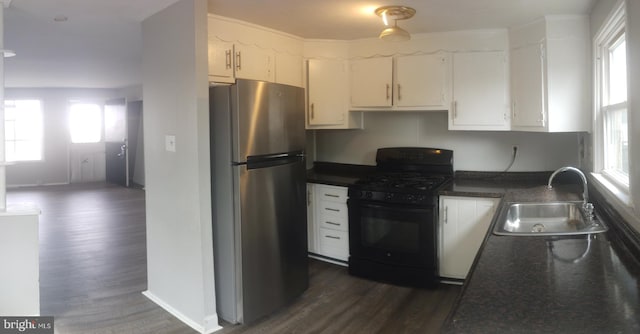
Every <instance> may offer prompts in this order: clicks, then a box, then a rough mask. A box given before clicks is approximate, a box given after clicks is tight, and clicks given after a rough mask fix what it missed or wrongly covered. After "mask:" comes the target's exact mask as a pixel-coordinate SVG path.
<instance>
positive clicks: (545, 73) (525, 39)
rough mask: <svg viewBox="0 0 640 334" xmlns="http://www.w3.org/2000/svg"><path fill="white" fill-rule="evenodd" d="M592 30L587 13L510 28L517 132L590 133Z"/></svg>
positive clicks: (512, 85)
mask: <svg viewBox="0 0 640 334" xmlns="http://www.w3.org/2000/svg"><path fill="white" fill-rule="evenodd" d="M589 34H590V33H589V18H588V17H587V16H546V17H544V18H543V19H541V20H538V21H535V22H533V23H530V24H527V25H523V26H520V27H516V28H512V29H510V31H509V43H510V49H511V96H512V101H511V102H512V108H511V109H512V115H511V117H512V119H511V128H512V129H513V130H522V131H542V132H571V131H590V129H591V121H590V119H591V117H590V112H591V98H590V93H589V83H590V81H591V80H590V73H591V70H590V65H589V57H590V54H591V53H590V49H589V43H590V42H589V36H590V35H589Z"/></svg>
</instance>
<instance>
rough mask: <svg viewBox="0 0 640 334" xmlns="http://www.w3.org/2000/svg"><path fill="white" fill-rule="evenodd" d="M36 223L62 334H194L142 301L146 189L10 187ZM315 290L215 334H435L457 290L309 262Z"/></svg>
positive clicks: (44, 286) (47, 301)
mask: <svg viewBox="0 0 640 334" xmlns="http://www.w3.org/2000/svg"><path fill="white" fill-rule="evenodd" d="M7 197H8V202H9V203H15V202H32V203H36V204H37V205H38V207H39V208H40V209H41V210H42V215H41V217H40V306H41V314H42V315H52V316H54V317H55V328H56V333H60V334H67V333H69V334H75V333H83V334H85V333H136V334H137V333H185V334H187V333H196V332H195V331H194V330H193V329H191V328H190V327H188V326H186V325H185V324H183V323H182V322H180V321H179V320H177V319H175V318H174V317H173V316H171V315H170V314H169V313H167V312H166V311H165V310H163V309H162V308H160V307H159V306H157V305H156V304H154V303H153V302H151V301H150V300H148V299H147V298H146V297H144V296H143V295H142V294H141V292H142V291H144V290H145V289H146V287H147V285H146V280H147V279H146V275H147V272H146V269H147V267H146V240H145V212H144V191H143V190H139V189H127V188H120V187H117V186H112V185H107V184H102V183H93V184H78V185H64V186H47V187H33V188H18V189H10V190H9V192H8V196H7ZM309 270H310V288H309V290H307V291H306V292H305V293H304V294H303V295H302V296H301V297H300V298H299V299H298V300H297V301H296V302H295V303H294V304H292V305H290V306H289V307H288V308H285V309H283V310H282V311H280V312H278V313H276V314H274V315H272V316H270V317H267V318H265V319H262V320H261V321H259V322H257V323H254V324H250V325H241V326H225V328H224V329H223V330H221V331H219V332H218V333H224V334H231V333H234V334H235V333H437V332H439V330H440V328H441V326H442V322H443V320H444V318H445V317H446V316H447V313H448V312H449V310H450V308H451V305H452V304H453V302H454V300H455V298H456V296H457V294H458V293H459V291H460V287H458V286H449V285H441V286H440V287H439V288H438V289H435V290H419V289H410V288H404V287H398V286H393V285H388V284H381V283H376V282H371V281H368V280H363V279H359V278H356V277H352V276H349V275H348V274H347V271H346V268H344V267H340V266H336V265H332V264H328V263H325V262H320V261H316V260H311V261H310V268H309Z"/></svg>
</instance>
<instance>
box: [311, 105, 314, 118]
mask: <svg viewBox="0 0 640 334" xmlns="http://www.w3.org/2000/svg"><path fill="white" fill-rule="evenodd" d="M314 118H315V105H314V104H313V103H311V119H314Z"/></svg>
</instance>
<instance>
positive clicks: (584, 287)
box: [443, 185, 640, 333]
mask: <svg viewBox="0 0 640 334" xmlns="http://www.w3.org/2000/svg"><path fill="white" fill-rule="evenodd" d="M554 188H555V189H554V190H548V189H546V188H545V186H533V187H529V188H527V187H523V188H519V189H518V188H516V189H506V190H507V191H506V192H505V202H512V201H522V202H533V201H553V200H576V199H579V197H580V196H579V195H576V194H580V193H581V189H580V187H575V186H572V185H560V186H556V187H554ZM598 205H599V204H598V203H596V213H598V214H599V215H600V211H599V210H598ZM603 221H604V222H605V224H607V226H608V227H609V229H610V230H609V231H608V232H606V233H601V234H596V235H592V236H590V237H588V236H580V237H542V236H541V237H521V236H520V237H517V236H497V235H494V234H492V233H491V232H492V230H493V226H494V224H495V222H494V223H493V224H492V226H491V228H490V230H489V234H487V237H486V239H485V242H484V244H483V246H482V248H481V249H480V251H479V255H478V257H477V258H476V260H475V263H474V265H473V267H472V269H471V274H470V276H469V277H468V279H467V280H466V282H465V285H464V287H463V291H462V293H461V295H460V296H459V299H458V301H457V303H456V306H455V307H454V309H453V310H452V312H451V313H450V314H449V318H448V320H447V322H446V323H445V326H444V328H443V332H445V333H640V282H639V279H640V263H639V262H638V259H637V258H636V257H634V256H633V252H630V251H629V250H628V249H626V248H625V246H624V243H623V242H622V241H621V240H620V239H619V233H616V230H617V228H616V224H617V223H618V222H617V221H610V220H607V218H604V219H603Z"/></svg>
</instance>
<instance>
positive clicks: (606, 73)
mask: <svg viewBox="0 0 640 334" xmlns="http://www.w3.org/2000/svg"><path fill="white" fill-rule="evenodd" d="M624 17H625V15H624V2H622V3H621V5H620V6H619V7H618V8H617V9H616V10H615V11H614V13H613V14H612V15H611V17H610V18H609V20H608V21H607V22H606V23H605V24H604V26H603V28H602V30H601V31H600V33H599V34H598V36H597V37H596V57H597V58H596V64H597V68H596V85H597V94H596V108H597V109H596V120H597V122H596V124H597V125H596V126H597V128H596V129H595V133H596V141H595V145H596V149H597V150H598V153H599V154H597V157H598V158H597V161H596V169H597V170H596V171H597V172H601V173H602V174H603V175H604V176H606V177H607V179H609V181H612V182H613V183H615V184H616V185H618V186H619V187H622V188H624V189H627V190H628V188H629V140H628V139H629V136H628V132H629V126H628V123H627V112H628V110H627V47H626V35H625V20H624Z"/></svg>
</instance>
